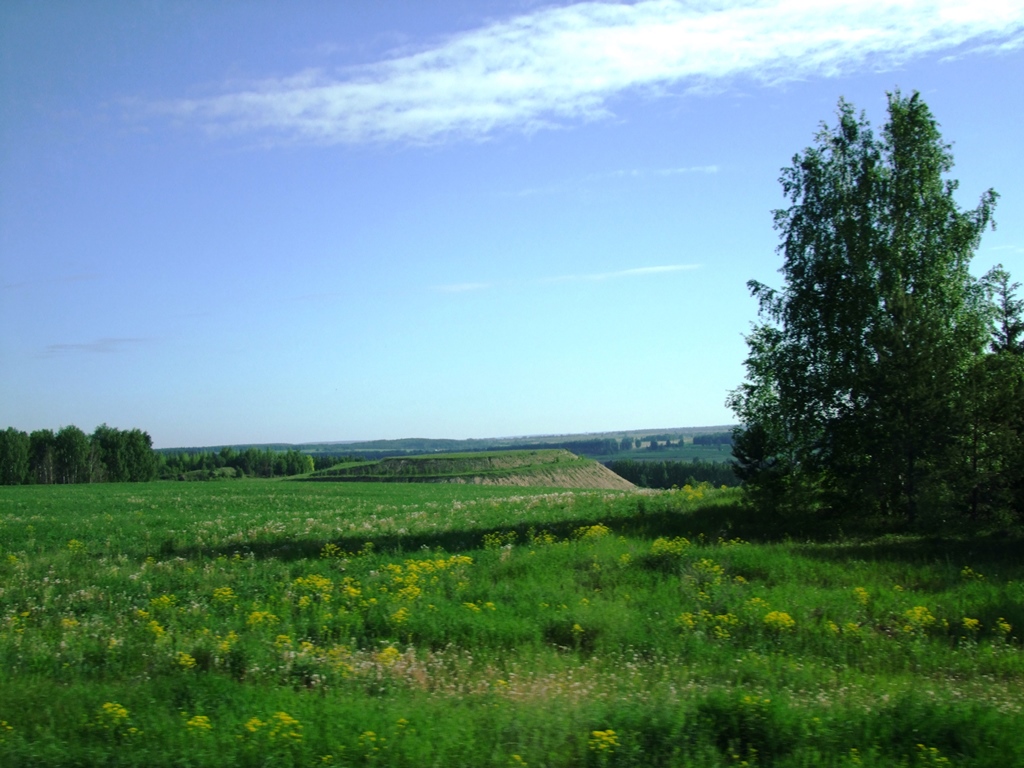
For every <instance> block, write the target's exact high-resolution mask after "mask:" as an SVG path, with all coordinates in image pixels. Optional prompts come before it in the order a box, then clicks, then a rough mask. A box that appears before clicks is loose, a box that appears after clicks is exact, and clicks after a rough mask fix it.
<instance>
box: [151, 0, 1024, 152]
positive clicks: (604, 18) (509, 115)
mask: <svg viewBox="0 0 1024 768" xmlns="http://www.w3.org/2000/svg"><path fill="white" fill-rule="evenodd" d="M1022 42H1024V4H1022V3H1020V2H1019V0H988V1H987V2H984V3H982V2H977V0H898V1H893V0H829V2H821V0H747V1H746V2H743V1H740V2H727V1H726V2H718V1H716V0H696V2H689V3H684V2H681V1H680V0H643V1H642V2H637V3H630V4H624V3H606V2H586V3H577V4H574V5H568V6H563V7H555V8H547V9H543V10H540V11H537V12H534V13H529V14H525V15H521V16H517V17H514V18H511V19H509V20H507V21H502V22H498V23H494V24H491V25H489V26H485V27H482V28H480V29H477V30H473V31H470V32H466V33H463V34H459V35H456V36H454V37H451V38H450V39H448V40H446V41H444V42H442V43H440V44H439V45H436V46H435V47H432V48H428V49H426V50H421V51H419V52H414V53H410V54H407V55H402V56H399V57H397V58H392V59H389V60H386V61H382V62H379V63H377V64H373V65H370V66H366V67H360V68H356V69H351V70H346V71H343V72H341V73H330V72H326V71H324V70H308V71H305V72H300V73H298V74H295V75H293V76H291V77H286V78H280V79H270V80H264V81H261V82H257V83H254V84H252V85H250V86H248V87H245V88H242V89H235V90H232V91H230V92H226V93H224V94H222V95H219V96H215V97H211V98H201V99H190V100H188V99H183V100H178V101H173V102H168V103H164V104H162V105H159V106H158V107H157V111H159V112H161V113H164V114H168V115H173V116H175V117H177V118H181V119H185V120H188V121H195V122H197V123H199V124H201V125H203V126H205V127H206V128H207V129H208V130H210V131H212V132H215V133H257V134H258V135H260V136H262V137H264V138H266V139H267V140H270V141H275V140H276V141H305V142H315V143H324V144H334V143H359V142H374V141H376V142H396V141H397V142H413V143H431V142H440V141H444V140H448V139H453V138H467V139H481V138H484V137H486V136H487V135H489V134H490V133H492V132H494V131H496V130H517V131H531V130H536V129H538V128H542V127H546V126H551V125H560V124H565V123H566V122H571V121H575V120H593V119H598V118H601V117H603V116H607V115H608V114H610V113H611V112H612V110H613V105H612V104H611V101H612V99H613V98H614V97H615V96H616V95H618V94H621V93H624V92H629V91H642V92H646V93H648V94H651V95H656V94H657V93H659V92H663V91H664V90H665V89H669V88H675V89H679V88H682V89H684V90H700V89H702V88H706V87H707V86H708V85H709V84H714V83H718V84H727V83H728V81H729V80H730V79H732V78H736V77H748V78H752V79H755V80H758V81H761V82H764V83H769V84H770V83H778V82H782V81H787V80H792V79H796V78H805V77H831V76H836V75H838V74H841V73H844V72H849V71H852V70H857V69H862V68H871V69H876V70H877V69H884V68H888V67H893V66H897V65H898V64H900V63H901V62H904V61H908V60H910V59H913V58H915V57H918V56H923V55H926V54H933V53H939V52H949V54H950V55H961V54H962V53H964V52H965V51H976V52H988V53H998V52H1000V51H1006V50H1012V49H1015V48H1018V47H1020V46H1021V44H1022Z"/></svg>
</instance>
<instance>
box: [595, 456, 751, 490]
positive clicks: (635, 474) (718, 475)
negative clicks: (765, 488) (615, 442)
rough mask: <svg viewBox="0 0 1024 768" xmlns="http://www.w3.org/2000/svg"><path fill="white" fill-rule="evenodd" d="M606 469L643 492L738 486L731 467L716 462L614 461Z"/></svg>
mask: <svg viewBox="0 0 1024 768" xmlns="http://www.w3.org/2000/svg"><path fill="white" fill-rule="evenodd" d="M605 466H606V467H608V469H610V470H611V471H612V472H614V473H615V474H617V475H618V476H619V477H623V478H625V479H626V480H629V482H631V483H633V484H634V485H636V486H639V487H640V488H672V487H673V486H675V487H677V488H682V487H683V486H684V485H687V484H689V485H697V484H698V483H703V482H707V483H710V484H711V485H713V486H715V487H716V488H717V487H719V486H722V485H727V486H730V487H731V486H736V485H739V484H740V480H739V478H738V477H737V476H736V473H735V472H733V468H732V465H731V464H725V463H722V462H715V461H700V460H698V459H694V460H693V461H636V460H634V459H615V460H614V461H608V462H605Z"/></svg>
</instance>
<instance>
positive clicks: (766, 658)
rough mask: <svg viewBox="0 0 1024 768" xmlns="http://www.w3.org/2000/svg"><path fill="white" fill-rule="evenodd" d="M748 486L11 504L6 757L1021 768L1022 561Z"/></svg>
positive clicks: (191, 496) (444, 489)
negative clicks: (765, 522) (852, 518)
mask: <svg viewBox="0 0 1024 768" xmlns="http://www.w3.org/2000/svg"><path fill="white" fill-rule="evenodd" d="M734 494H735V492H734V491H712V490H711V489H708V488H698V489H689V488H687V489H681V490H678V491H672V492H640V493H635V492H634V493H629V492H625V493H624V492H607V491H588V492H576V493H574V492H565V491H544V490H537V491H521V490H517V491H516V492H512V491H510V489H508V488H487V487H454V488H453V487H450V486H424V485H418V486H404V485H396V486H391V485H388V486H381V485H361V484H345V485H331V484H322V485H321V484H317V485H312V484H289V483H284V482H273V481H263V482H260V481H251V482H236V483H224V484H203V485H198V484H194V485H193V484H173V483H168V484H152V485H148V486H146V485H143V486H139V485H135V486H78V487H47V488H42V487H26V488H12V489H2V490H0V542H2V550H0V585H2V586H0V663H2V668H3V672H2V673H0V682H2V688H3V693H4V695H3V696H0V763H2V764H3V765H64V764H90V763H91V764H97V763H104V764H111V765H113V764H123V765H143V764H145V765H183V764H184V765H188V764H191V765H265V764H273V765H282V764H283V765H288V764H294V765H324V764H335V765H417V766H420V765H446V766H448V765H466V766H471V765H472V766H480V765H494V766H508V765H552V766H554V765H558V766H561V765H565V766H568V765H594V766H597V765H738V764H742V763H743V762H744V761H745V762H746V763H747V764H748V765H856V764H860V765H901V764H904V765H925V764H940V762H941V760H943V759H948V760H950V761H952V762H955V763H956V764H960V765H1000V766H1002V765H1010V764H1013V763H1014V762H1015V761H1016V762H1022V761H1024V746H1022V741H1024V740H1022V738H1021V736H1020V735H1019V733H1018V731H1019V728H1015V727H1013V725H1012V724H1014V723H1016V722H1018V721H1019V719H1020V718H1022V717H1024V697H1022V696H1021V695H1020V693H1019V691H1020V688H1021V683H1022V682H1024V662H1022V657H1021V646H1020V641H1019V637H1020V636H1021V628H1022V627H1024V580H1022V578H1021V577H1022V574H1024V562H1022V560H1021V558H1020V553H1021V547H1020V545H1019V542H1018V541H1017V540H1015V539H1010V540H1003V541H986V542H971V541H944V542H939V541H931V540H925V539H920V538H906V539H884V540H861V541H852V540H843V539H839V540H832V541H828V542H821V543H815V542H807V541H805V542H801V543H796V542H779V541H776V542H767V543H766V542H761V543H758V542H757V541H747V540H744V534H745V533H747V531H746V530H745V529H747V528H749V529H750V531H751V532H754V533H756V532H757V531H759V530H761V528H760V527H759V525H757V524H755V525H751V524H750V523H748V522H747V521H746V520H745V518H744V516H743V513H742V511H741V510H739V509H738V508H737V507H736V506H735V505H734V501H735V498H736V497H735V495H734ZM756 522H757V521H755V523H756ZM928 761H930V762H928Z"/></svg>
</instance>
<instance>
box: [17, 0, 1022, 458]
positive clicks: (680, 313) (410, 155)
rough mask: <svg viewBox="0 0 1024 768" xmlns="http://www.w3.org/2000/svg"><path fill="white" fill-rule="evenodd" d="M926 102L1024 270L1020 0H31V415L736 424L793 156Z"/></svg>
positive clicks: (357, 427) (174, 424)
mask: <svg viewBox="0 0 1024 768" xmlns="http://www.w3.org/2000/svg"><path fill="white" fill-rule="evenodd" d="M895 88H900V89H902V90H903V92H905V93H907V92H910V91H913V90H919V91H920V92H921V93H922V95H923V97H924V99H925V101H926V102H927V103H928V104H929V106H930V107H931V108H932V111H933V112H934V113H935V115H936V117H937V119H938V120H939V122H940V124H941V126H942V131H943V136H944V138H945V139H946V140H947V141H949V142H952V143H953V144H954V149H953V151H954V156H955V159H956V162H957V166H956V168H955V169H954V172H953V174H952V175H953V177H954V178H957V179H959V180H960V190H959V192H958V195H959V200H960V202H961V204H962V205H963V206H964V207H973V206H974V205H976V203H977V201H978V199H979V197H980V195H981V194H982V192H983V191H984V190H986V189H988V188H989V187H992V188H995V189H996V191H997V192H999V193H1000V195H1001V198H1000V201H999V205H998V207H997V210H996V219H997V222H998V229H997V230H996V231H994V232H989V233H988V234H987V235H986V236H985V238H984V240H983V243H982V246H981V248H980V250H979V251H978V254H977V256H976V258H975V262H974V266H975V272H976V274H979V275H980V274H981V273H983V272H984V271H986V270H987V269H988V268H989V267H991V266H992V265H993V264H995V263H997V262H1001V263H1003V264H1004V265H1005V266H1006V267H1007V268H1008V269H1009V270H1010V272H1011V273H1012V274H1013V275H1014V276H1015V277H1016V278H1017V279H1019V280H1024V173H1022V171H1024V150H1022V141H1021V136H1024V4H1022V3H1020V2H1008V1H1007V2H986V3H979V2H977V0H974V2H971V1H970V0H963V1H962V0H936V1H935V2H915V1H914V0H906V1H905V2H892V3H890V2H877V0H858V2H829V3H821V2H810V1H809V0H749V1H747V2H735V3H734V2H728V1H727V0H717V1H715V2H705V1H704V0H696V1H695V2H686V3H683V2H674V1H672V0H650V1H644V2H636V3H542V2H528V1H526V0H519V1H515V0H507V1H506V2H479V1H470V0H448V1H447V2H430V3H423V2H412V1H409V2H389V1H387V0H385V1H383V2H382V1H379V0H378V1H374V2H371V1H370V0H365V1H364V0H351V1H350V2H344V3H332V2H302V1H301V0H299V2H269V1H266V0H264V1H260V0H257V1H256V2H251V3H239V2H220V3H210V2H187V1H183V2H148V3H135V2H127V1H124V2H102V0H97V2H91V3H74V2H70V0H69V1H68V2H59V1H57V0H55V1H54V2H48V3H37V2H28V0H7V2H5V3H3V4H2V5H0V427H3V426H7V425H10V426H14V427H17V428H19V429H23V430H27V431H30V430H33V429H38V428H44V427H48V428H54V429H56V428H58V427H60V426H62V425H67V424H76V425H77V426H79V427H81V428H83V429H85V430H86V431H91V430H92V429H93V428H94V427H95V426H96V425H98V424H100V423H107V424H109V425H111V426H115V427H119V428H126V429H127V428H134V427H138V428H141V429H145V430H147V431H148V432H149V433H150V434H151V435H152V437H153V440H154V444H155V445H157V446H159V447H166V446H179V445H212V444H224V443H242V442H304V441H317V440H348V439H371V438H397V437H411V436H424V437H452V438H466V437H489V436H500V435H526V434H554V433H569V432H596V431H605V430H625V429H638V428H649V427H674V426H702V425H714V424H723V423H730V422H731V421H732V420H733V418H732V415H731V414H730V412H729V411H728V409H727V408H726V407H725V405H724V401H725V397H726V394H727V392H728V390H729V389H731V388H733V387H735V386H736V385H738V384H739V383H740V381H741V380H742V377H743V365H742V363H743V358H744V356H745V351H746V346H745V343H744V340H743V335H744V333H746V332H747V331H748V329H749V327H750V323H751V322H752V321H754V320H755V319H756V306H755V303H754V301H753V300H752V299H751V298H750V297H749V294H748V292H747V289H746V287H745V284H746V281H747V280H750V279H757V280H762V281H765V282H768V283H771V284H777V283H778V275H777V272H776V270H777V269H778V267H779V266H780V263H781V261H780V256H779V255H778V254H777V253H776V250H775V249H776V246H777V243H778V237H777V233H775V232H774V231H773V229H772V226H771V221H772V219H771V210H772V209H773V208H777V207H780V206H782V205H783V204H784V199H783V198H782V195H781V191H780V187H779V184H778V176H779V170H780V168H782V167H783V166H785V165H787V164H788V163H789V161H790V159H791V158H792V156H793V155H794V154H795V153H796V152H798V151H800V150H802V149H803V148H804V147H806V146H808V145H810V144H811V143H812V141H813V136H814V133H815V131H816V130H817V127H818V125H819V124H820V123H821V122H822V121H827V122H830V123H831V122H833V118H834V113H835V106H836V102H837V101H838V99H839V97H840V96H843V97H845V98H846V99H848V100H849V101H851V102H853V103H854V104H855V105H856V106H857V107H858V108H859V109H863V110H865V111H866V112H867V113H868V116H869V118H870V119H871V120H872V122H873V123H874V124H875V125H876V126H879V125H880V124H881V123H882V122H883V121H884V119H885V98H886V97H885V94H886V91H891V90H893V89H895Z"/></svg>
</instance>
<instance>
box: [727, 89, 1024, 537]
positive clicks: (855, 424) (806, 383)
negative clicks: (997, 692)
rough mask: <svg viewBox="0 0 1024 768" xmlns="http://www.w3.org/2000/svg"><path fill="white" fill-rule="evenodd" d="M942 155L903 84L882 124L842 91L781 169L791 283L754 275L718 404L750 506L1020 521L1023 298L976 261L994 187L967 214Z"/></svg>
mask: <svg viewBox="0 0 1024 768" xmlns="http://www.w3.org/2000/svg"><path fill="white" fill-rule="evenodd" d="M952 166H953V158H952V153H951V151H950V146H949V145H948V144H946V143H944V142H943V140H942V137H941V135H940V133H939V130H938V123H937V122H936V120H935V118H934V117H933V116H932V113H931V111H930V110H929V109H928V107H927V105H926V104H925V103H924V101H923V100H922V99H921V98H920V96H919V94H917V93H914V94H913V95H912V96H910V97H904V96H902V95H901V94H900V93H899V92H897V93H895V94H890V95H889V101H888V121H887V123H886V124H885V125H884V126H883V128H882V130H881V133H880V135H876V134H875V133H874V132H873V130H872V128H871V126H870V124H869V123H868V121H867V120H866V118H865V117H864V115H863V114H860V115H858V114H856V113H855V111H854V109H853V107H852V106H851V105H850V104H848V103H847V102H845V101H840V103H839V108H838V121H837V124H836V125H834V126H823V127H822V128H821V130H820V132H819V133H818V134H817V136H816V141H815V145H814V146H812V147H810V148H808V149H806V150H805V151H804V152H802V153H799V154H797V155H796V156H794V158H793V163H792V165H791V166H790V167H788V168H784V169H783V171H782V176H781V179H780V181H781V184H782V188H783V192H784V194H785V196H786V198H787V200H788V201H789V203H790V205H789V207H787V208H784V209H781V210H778V211H775V213H774V218H775V227H776V229H777V230H778V231H779V233H780V240H781V242H780V245H779V252H780V253H781V255H782V257H783V265H782V268H781V270H780V271H781V273H782V275H783V287H782V288H780V289H773V288H770V287H768V286H766V285H764V284H762V283H758V282H755V281H751V282H750V283H748V287H749V288H750V290H751V293H752V294H753V296H754V297H755V298H756V299H757V301H758V303H759V306H760V318H761V321H760V322H759V323H758V324H757V325H755V327H754V328H753V330H752V332H751V334H750V335H749V336H748V337H747V344H748V347H749V355H748V357H747V360H746V369H747V376H746V381H745V382H744V383H743V384H741V386H740V387H739V388H737V389H736V390H734V391H733V392H732V393H731V395H730V397H729V401H728V403H729V405H730V406H731V407H732V408H733V410H734V412H735V413H736V415H737V417H738V420H739V421H740V422H741V423H742V424H744V425H745V428H743V429H741V430H739V431H738V432H737V434H736V437H735V443H734V448H733V453H734V456H735V459H736V465H737V466H736V472H737V474H738V475H739V477H740V478H742V479H743V480H744V481H745V488H746V495H747V498H748V500H749V501H750V503H752V504H753V505H754V506H756V507H758V508H760V509H762V510H764V511H766V512H777V513H783V514H788V513H792V512H807V511H816V512H823V513H830V514H856V515H867V516H874V517H878V518H881V519H892V520H898V521H902V522H908V523H912V524H926V525H931V524H932V523H935V524H938V523H940V522H942V521H951V520H960V521H963V522H966V523H967V524H969V525H989V526H992V525H995V526H1000V525H1003V524H1005V523H1007V522H1013V521H1018V522H1020V521H1024V319H1022V310H1024V301H1022V300H1021V299H1020V298H1018V297H1017V295H1016V291H1017V289H1018V288H1019V287H1020V285H1019V283H1015V282H1013V281H1012V280H1011V278H1010V274H1009V273H1008V272H1007V271H1006V270H1005V269H1004V268H1003V267H1002V266H997V267H995V268H993V269H992V270H991V271H989V272H988V273H987V274H986V275H985V276H984V277H982V278H980V279H979V278H975V277H973V276H972V274H971V273H970V272H969V269H968V268H969V265H970V261H971V259H972V257H973V255H974V252H975V250H976V249H977V248H978V246H979V244H980V241H981V236H982V233H983V232H984V231H985V230H986V229H987V228H989V227H990V226H994V223H993V213H994V209H995V205H996V201H997V197H998V196H997V195H996V193H995V192H994V191H993V190H988V191H987V192H985V193H983V194H982V196H981V199H980V201H979V203H978V205H977V206H976V207H975V208H973V209H971V210H966V211H964V210H961V209H960V208H959V206H958V205H957V203H956V201H955V200H954V192H955V190H956V189H957V183H956V182H955V181H953V180H950V179H947V178H946V174H947V173H948V172H949V171H950V170H951V169H952Z"/></svg>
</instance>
